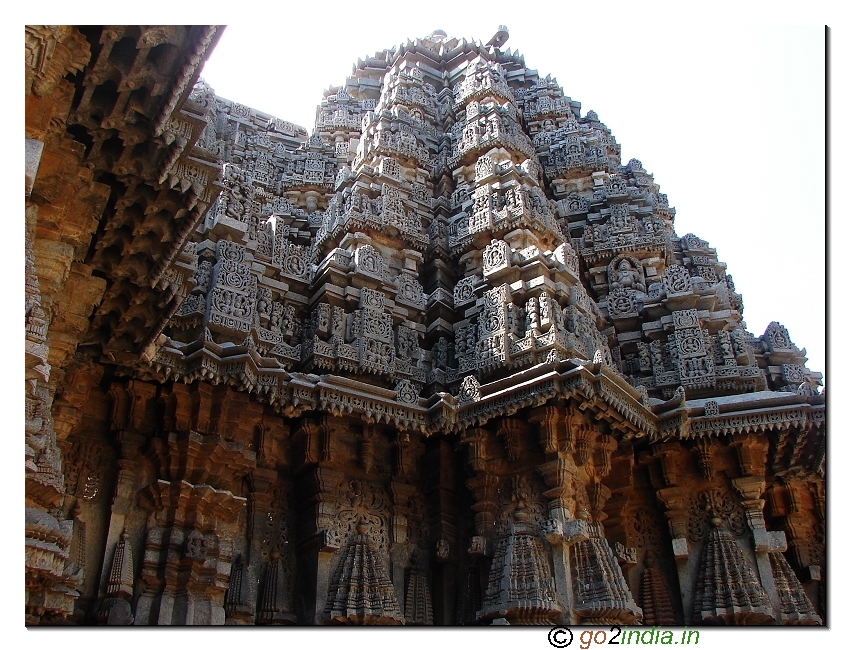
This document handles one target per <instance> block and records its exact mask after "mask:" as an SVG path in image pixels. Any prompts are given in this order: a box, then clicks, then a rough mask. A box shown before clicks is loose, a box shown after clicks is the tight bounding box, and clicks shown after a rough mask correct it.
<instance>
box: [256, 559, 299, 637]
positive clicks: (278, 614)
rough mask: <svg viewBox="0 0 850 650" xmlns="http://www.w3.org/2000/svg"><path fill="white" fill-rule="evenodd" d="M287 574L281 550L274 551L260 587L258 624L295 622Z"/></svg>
mask: <svg viewBox="0 0 850 650" xmlns="http://www.w3.org/2000/svg"><path fill="white" fill-rule="evenodd" d="M287 574H288V572H287V571H286V567H285V566H284V565H283V560H282V559H281V557H280V552H278V551H277V550H274V551H272V552H271V553H270V554H269V563H268V564H267V565H266V571H265V575H264V576H263V582H262V585H261V587H260V602H259V603H258V604H257V623H258V624H261V625H286V624H289V623H294V622H295V615H294V614H293V613H292V590H291V589H290V584H289V583H290V581H289V580H287V577H288V575H287Z"/></svg>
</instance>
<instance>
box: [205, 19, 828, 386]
mask: <svg viewBox="0 0 850 650" xmlns="http://www.w3.org/2000/svg"><path fill="white" fill-rule="evenodd" d="M322 6H324V5H322ZM352 6H353V5H352ZM358 6H360V5H358ZM386 6H387V7H389V6H390V5H386ZM394 6H398V5H394ZM417 6H424V5H421V3H420V5H417ZM484 6H486V7H490V5H489V4H488V5H484ZM514 6H516V5H514ZM530 6H531V7H539V6H540V5H539V4H535V5H530ZM560 6H562V7H563V8H560V9H557V10H547V11H546V12H543V11H537V10H536V9H532V10H530V11H529V12H527V13H521V12H518V11H515V10H512V11H501V12H500V11H489V10H482V8H481V7H482V5H479V4H478V3H466V4H460V3H456V4H455V6H454V9H453V11H452V12H443V13H440V12H432V11H427V12H426V11H419V12H418V15H415V14H407V15H404V16H403V15H402V14H401V12H400V11H397V10H390V9H387V10H386V11H384V12H383V13H382V12H378V11H374V12H371V11H365V10H356V11H350V12H345V17H344V19H334V20H325V19H322V18H320V17H317V14H316V13H315V8H314V7H312V6H311V7H310V9H309V13H310V15H311V16H312V18H307V17H306V16H302V12H303V11H304V9H300V8H295V7H287V9H286V10H285V11H284V12H283V16H285V17H286V18H284V19H281V17H278V18H279V19H277V20H269V21H256V22H251V23H236V24H232V25H231V26H229V27H228V28H227V29H226V30H225V32H224V34H223V36H222V38H221V40H220V42H219V44H218V46H217V47H216V49H215V51H214V52H213V54H212V56H211V57H210V59H209V61H208V62H207V64H206V67H205V69H204V72H203V77H204V78H205V79H206V81H207V82H208V83H210V85H212V87H213V88H215V90H216V92H217V93H218V94H219V95H221V96H223V97H227V98H228V99H232V100H234V101H238V102H240V103H243V104H247V105H248V106H251V107H253V108H256V109H258V110H261V111H264V112H266V113H270V114H272V115H274V116H276V117H279V118H282V119H286V120H289V121H291V122H295V123H297V124H300V125H302V126H304V127H306V128H307V129H308V132H310V131H312V128H313V123H314V119H315V110H316V104H317V103H318V102H319V101H320V99H321V94H322V90H323V89H324V88H327V87H328V86H331V85H333V86H339V85H342V83H343V82H344V81H345V78H346V76H347V75H349V74H351V69H352V64H353V63H354V62H355V61H356V60H357V58H364V57H365V56H367V55H371V54H374V53H375V52H376V51H379V50H382V49H385V48H389V47H392V46H393V45H394V44H397V43H399V42H402V41H404V40H407V39H408V38H409V39H413V38H415V37H417V36H425V35H427V34H429V33H430V32H431V31H433V30H434V29H437V28H440V29H443V30H444V31H446V32H447V33H448V34H449V36H457V37H467V38H474V39H476V40H483V41H485V42H486V41H487V40H489V38H490V36H492V34H493V33H494V32H495V31H496V29H497V26H498V24H499V23H503V24H505V25H507V26H508V28H509V30H510V39H509V40H508V42H507V44H506V45H505V48H510V49H512V50H519V52H521V53H522V54H523V55H524V56H525V62H526V65H527V66H528V67H530V68H532V69H536V70H538V72H539V73H540V74H541V75H542V76H545V75H547V74H551V75H552V76H553V77H556V78H557V80H558V82H559V84H560V85H561V86H562V87H563V88H564V92H565V94H567V95H569V96H570V97H572V98H573V99H574V100H577V101H579V102H581V105H582V115H584V114H585V113H586V112H587V111H588V110H591V109H593V110H595V111H596V112H597V113H598V115H599V117H600V119H601V120H602V121H603V122H604V123H605V124H607V125H608V127H609V128H611V130H612V132H613V134H614V136H615V137H616V138H617V141H618V142H619V143H620V144H621V145H622V162H623V163H626V162H627V161H628V160H629V159H630V158H638V159H639V160H641V161H642V162H643V165H644V168H645V169H647V170H648V171H649V172H650V173H652V174H653V175H654V176H655V180H656V182H657V183H659V184H660V186H661V191H662V192H665V193H666V194H667V195H668V197H669V200H670V204H671V205H672V206H674V207H675V208H676V211H677V214H676V231H677V233H678V234H679V235H680V236H681V235H685V234H686V233H689V232H693V233H695V234H696V235H698V236H699V237H701V238H702V239H706V240H708V242H709V244H710V245H711V246H713V247H715V248H716V249H717V252H718V256H719V258H720V260H721V261H723V262H725V263H726V264H727V265H728V268H727V272H729V273H731V274H732V276H733V277H734V280H735V285H736V288H737V291H738V292H739V293H741V294H742V295H743V297H744V320H745V321H746V323H747V327H748V329H749V330H750V331H751V332H753V333H754V334H756V335H760V334H763V333H764V330H765V328H766V327H767V325H768V324H769V323H770V322H771V321H772V320H778V321H779V322H781V323H782V324H783V325H785V326H786V327H787V328H788V330H789V332H790V334H791V337H792V339H793V341H794V342H795V343H796V344H797V345H798V346H799V347H800V348H803V347H805V348H806V349H807V351H808V357H809V363H808V366H809V368H811V369H812V370H816V371H820V372H824V371H825V329H826V326H825V297H826V290H825V284H824V281H825V273H826V268H825V246H826V233H825V221H826V220H825V194H826V192H825V163H824V159H825V117H824V115H825V81H824V78H825V64H824V60H825V54H824V51H825V49H824V48H825V37H824V28H823V26H822V25H818V26H812V27H801V26H785V27H782V26H768V25H760V26H755V25H747V26H735V25H730V24H726V25H720V26H718V25H708V26H700V25H698V24H691V25H690V26H686V27H682V26H678V27H670V26H668V25H666V24H660V25H657V26H656V25H655V24H654V23H649V22H643V23H630V24H623V23H616V22H614V23H612V22H609V16H610V14H608V12H607V11H606V10H603V9H601V8H597V9H595V8H594V7H602V5H590V4H584V3H583V4H580V5H574V8H573V9H570V7H573V5H560ZM605 6H606V7H607V6H608V5H605ZM319 13H320V14H321V11H320V12H319ZM333 13H334V12H332V11H329V14H333ZM288 19H291V22H290V20H288ZM293 25H298V27H297V28H293Z"/></svg>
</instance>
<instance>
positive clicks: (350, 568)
mask: <svg viewBox="0 0 850 650" xmlns="http://www.w3.org/2000/svg"><path fill="white" fill-rule="evenodd" d="M356 530H357V532H356V534H355V535H353V536H352V537H351V539H350V540H349V542H348V544H347V546H346V547H345V548H344V549H343V551H342V553H341V555H340V558H339V564H337V567H336V571H335V572H334V576H333V578H332V579H331V584H330V587H329V589H328V603H327V605H326V606H325V615H326V616H328V617H329V618H330V619H331V621H333V622H334V623H343V624H345V623H348V624H359V625H399V624H402V625H403V624H404V617H402V615H401V611H399V607H398V600H397V599H396V594H395V590H394V589H393V584H392V582H390V579H389V576H388V572H387V568H386V565H385V563H384V561H383V559H382V558H381V556H380V554H379V553H378V551H377V549H376V548H375V546H374V545H373V543H372V541H371V539H370V538H369V526H368V525H367V524H366V523H365V522H364V521H363V520H362V519H361V520H360V521H359V522H358V523H357V529H356Z"/></svg>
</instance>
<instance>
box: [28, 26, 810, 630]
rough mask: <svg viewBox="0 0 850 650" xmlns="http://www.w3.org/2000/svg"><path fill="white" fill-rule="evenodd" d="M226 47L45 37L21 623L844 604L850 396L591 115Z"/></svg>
mask: <svg viewBox="0 0 850 650" xmlns="http://www.w3.org/2000/svg"><path fill="white" fill-rule="evenodd" d="M220 33H221V28H218V27H181V26H148V27H139V26H127V27H121V26H109V27H96V26H88V27H79V28H78V27H50V26H30V27H27V28H26V37H27V40H26V46H27V123H26V132H27V133H26V137H27V190H26V191H27V194H26V198H27V212H26V224H27V228H26V241H25V245H26V256H27V257H26V261H27V266H26V290H27V294H26V295H27V304H26V318H27V321H26V322H27V330H26V359H27V370H26V386H25V389H26V432H25V435H26V442H27V446H26V453H27V456H26V472H27V473H26V477H27V479H26V480H27V491H26V531H27V538H26V553H27V555H26V558H27V564H26V622H27V624H29V625H36V624H51V623H69V622H72V623H79V624H107V625H110V624H116V625H117V624H124V625H127V624H135V625H175V624H233V625H243V624H256V625H285V624H293V623H295V624H317V625H325V624H387V625H389V624H401V625H482V624H510V625H517V624H547V625H551V624H559V623H561V624H586V625H592V624H606V625H620V624H622V625H626V624H638V623H640V622H642V623H643V624H645V625H684V624H687V625H700V624H709V623H710V624H765V623H769V624H815V625H819V624H822V623H823V622H824V615H825V611H826V600H825V595H826V590H825V586H824V585H825V580H826V567H825V557H826V556H825V536H824V530H825V512H826V510H825V470H824V461H825V439H826V422H825V396H824V395H823V394H822V393H821V392H820V390H819V386H820V384H821V379H822V376H821V375H820V373H817V372H813V371H811V370H809V369H808V368H807V367H806V365H805V363H806V358H805V351H804V350H803V351H801V350H800V349H799V348H798V347H797V346H796V345H795V344H794V343H793V342H792V341H791V338H790V336H789V334H788V331H787V330H786V329H785V328H784V327H783V326H782V325H781V324H779V323H776V322H774V323H772V324H771V325H770V326H769V327H768V329H767V331H765V332H764V333H763V334H761V335H754V334H752V333H750V332H748V331H746V329H745V326H744V323H743V318H742V314H743V301H742V298H741V296H740V295H739V294H738V293H736V291H735V285H734V283H733V281H732V276H731V275H729V274H728V273H727V270H726V265H725V264H724V263H723V262H722V261H720V259H719V257H718V254H717V250H716V249H715V248H713V247H711V246H710V245H709V243H708V242H706V241H704V240H702V239H700V238H699V237H698V236H697V235H694V234H686V235H684V236H679V235H678V234H677V233H676V231H675V228H674V220H675V214H676V211H675V209H674V208H673V207H671V205H670V204H669V202H668V198H667V195H666V194H663V193H661V190H660V187H659V185H658V184H657V183H656V181H655V179H654V177H653V176H652V174H651V173H650V172H649V171H647V170H646V169H644V167H643V165H642V164H641V162H640V161H639V160H636V159H632V160H629V161H627V162H625V163H624V162H623V161H622V160H621V159H620V146H619V144H617V142H616V140H615V138H614V136H613V134H612V133H611V131H610V130H609V129H608V128H607V127H606V126H605V125H604V124H603V123H602V122H601V121H600V120H599V117H598V116H597V115H596V113H594V112H593V111H589V112H586V113H582V110H581V105H580V103H579V102H577V101H574V100H572V99H571V98H570V97H568V96H566V95H565V94H564V91H563V89H562V88H561V87H560V86H559V85H558V83H557V82H556V81H555V79H553V78H551V77H545V78H544V77H541V76H540V75H539V74H538V73H537V71H535V70H532V69H530V68H528V67H526V64H525V61H524V58H523V57H522V56H521V55H520V54H518V53H515V52H512V51H511V50H507V49H503V46H504V44H505V42H506V40H507V28H505V27H503V26H500V28H499V31H498V32H497V33H496V35H495V36H494V37H493V39H491V41H490V42H489V43H487V44H486V45H485V44H482V43H480V42H478V41H474V40H466V39H459V38H454V37H449V36H448V35H446V34H445V33H444V32H442V31H439V30H437V31H435V32H433V33H432V34H431V35H430V36H427V37H424V38H418V39H416V40H414V41H407V42H406V43H403V44H401V45H399V46H397V47H395V48H393V49H390V50H384V51H382V52H379V53H376V54H375V55H374V56H371V57H367V58H366V59H362V60H358V61H357V63H356V64H355V66H354V70H353V72H352V75H351V76H350V77H348V78H347V79H346V80H345V82H344V83H343V84H342V85H340V86H335V87H330V88H329V89H328V90H326V91H325V92H324V94H323V97H322V98H321V102H320V104H319V107H318V111H317V119H316V124H315V127H314V129H313V130H312V132H311V134H309V135H308V133H307V131H306V130H305V129H304V128H302V127H300V126H297V125H294V124H292V123H290V122H287V121H285V120H283V119H279V118H277V117H273V116H270V115H266V114H264V113H261V112H259V111H256V110H254V109H251V108H249V107H247V106H245V105H242V104H239V103H237V102H235V101H231V100H229V99H225V98H222V97H219V96H217V95H216V94H215V92H214V90H213V89H212V88H210V87H209V85H207V84H206V83H204V82H203V81H202V80H199V79H198V74H199V69H200V65H201V63H202V62H203V60H204V59H205V58H206V57H207V56H208V54H209V52H210V51H211V48H212V47H213V46H214V44H215V42H216V40H217V38H218V37H219V35H220Z"/></svg>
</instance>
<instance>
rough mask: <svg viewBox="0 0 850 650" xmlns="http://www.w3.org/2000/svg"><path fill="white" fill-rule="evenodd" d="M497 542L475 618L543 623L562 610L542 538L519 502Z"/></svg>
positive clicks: (557, 615) (555, 618)
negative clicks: (480, 607) (481, 604)
mask: <svg viewBox="0 0 850 650" xmlns="http://www.w3.org/2000/svg"><path fill="white" fill-rule="evenodd" d="M513 518H514V521H513V522H511V524H510V526H509V528H508V532H507V534H506V535H504V536H503V537H502V538H501V539H500V540H499V542H498V544H497V547H496V556H495V558H494V559H493V564H492V565H491V568H490V579H489V584H488V587H487V593H486V595H485V598H484V606H483V607H482V609H481V611H480V612H479V614H478V618H479V620H488V619H493V618H499V617H501V618H505V619H507V620H508V622H510V623H511V624H512V625H515V624H519V625H528V624H547V623H550V622H553V621H555V620H557V619H559V618H560V616H561V612H562V611H563V610H562V608H561V606H560V605H559V604H558V601H557V598H556V593H555V581H554V579H553V577H552V568H551V566H550V564H549V558H548V555H547V553H546V551H545V549H544V547H543V540H542V539H541V538H540V536H539V535H538V534H537V531H536V530H535V527H534V524H532V523H531V522H530V521H529V513H528V511H527V510H526V508H525V505H524V504H523V503H522V502H520V504H519V506H518V507H517V509H516V510H514V513H513Z"/></svg>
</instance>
